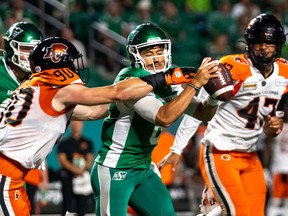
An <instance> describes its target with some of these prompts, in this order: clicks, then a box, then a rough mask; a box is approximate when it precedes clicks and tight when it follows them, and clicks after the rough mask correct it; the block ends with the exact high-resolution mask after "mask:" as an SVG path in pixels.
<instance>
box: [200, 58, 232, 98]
mask: <svg viewBox="0 0 288 216" xmlns="http://www.w3.org/2000/svg"><path fill="white" fill-rule="evenodd" d="M218 67H219V68H220V71H218V72H216V73H218V74H219V75H220V76H219V77H216V78H212V79H210V80H209V81H208V83H207V84H206V85H204V89H205V90H206V91H207V92H208V94H209V95H210V96H211V97H213V98H215V99H217V100H220V101H228V100H230V98H231V97H232V96H233V80H232V75H231V73H230V71H229V70H228V68H226V67H225V65H224V64H222V63H221V62H219V64H218Z"/></svg>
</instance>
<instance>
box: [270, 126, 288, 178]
mask: <svg viewBox="0 0 288 216" xmlns="http://www.w3.org/2000/svg"><path fill="white" fill-rule="evenodd" d="M271 144H272V150H273V157H272V158H273V159H272V163H271V171H272V172H273V173H286V174H288V166H287V164H288V123H287V122H285V123H284V125H283V130H282V132H281V133H280V134H279V135H278V136H277V137H275V138H274V139H273V141H272V143H271Z"/></svg>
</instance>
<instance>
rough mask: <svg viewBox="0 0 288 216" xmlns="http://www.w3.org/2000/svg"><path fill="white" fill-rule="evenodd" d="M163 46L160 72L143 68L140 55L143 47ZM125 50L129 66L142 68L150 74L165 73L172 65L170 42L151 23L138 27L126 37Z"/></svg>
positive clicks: (143, 64) (142, 60)
mask: <svg viewBox="0 0 288 216" xmlns="http://www.w3.org/2000/svg"><path fill="white" fill-rule="evenodd" d="M155 45H163V46H164V58H165V66H164V68H163V69H161V70H156V69H154V70H153V71H151V70H148V69H147V68H146V66H145V62H144V59H143V58H142V57H141V55H140V51H139V50H141V49H142V48H144V47H149V46H155ZM126 49H127V52H128V54H129V58H130V61H131V66H132V67H136V68H143V69H145V70H147V71H149V72H150V73H158V72H165V71H166V70H168V69H169V68H170V66H171V63H172V57H171V41H170V39H168V37H167V36H166V34H165V33H164V31H163V30H161V29H160V28H159V27H157V26H156V25H154V24H151V23H145V24H141V25H138V26H137V27H136V28H135V29H134V30H133V31H132V32H131V33H130V34H129V36H128V39H127V44H126Z"/></svg>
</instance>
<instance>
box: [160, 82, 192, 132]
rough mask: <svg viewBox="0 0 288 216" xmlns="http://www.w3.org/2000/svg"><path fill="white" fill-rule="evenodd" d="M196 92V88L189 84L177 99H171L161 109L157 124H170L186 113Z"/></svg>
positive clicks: (166, 125) (165, 125)
mask: <svg viewBox="0 0 288 216" xmlns="http://www.w3.org/2000/svg"><path fill="white" fill-rule="evenodd" d="M195 94H196V90H195V89H194V88H192V87H190V86H187V87H186V88H185V89H184V91H183V92H182V93H181V94H180V95H179V96H178V97H177V98H176V99H174V100H172V101H170V102H169V103H167V104H165V105H164V106H162V107H161V108H160V109H159V111H158V113H157V115H156V121H155V122H156V124H158V125H161V126H163V127H168V126H170V125H171V124H172V123H173V122H174V121H176V120H177V119H178V118H179V117H180V116H181V115H182V114H183V113H184V111H185V110H186V108H187V107H188V105H189V104H190V102H191V100H192V99H193V97H194V95H195Z"/></svg>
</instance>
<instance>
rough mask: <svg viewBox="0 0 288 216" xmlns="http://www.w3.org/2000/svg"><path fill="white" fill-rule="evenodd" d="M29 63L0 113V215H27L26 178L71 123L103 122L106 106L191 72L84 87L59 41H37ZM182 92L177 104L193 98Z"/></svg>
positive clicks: (202, 77)
mask: <svg viewBox="0 0 288 216" xmlns="http://www.w3.org/2000/svg"><path fill="white" fill-rule="evenodd" d="M11 43H15V42H14V41H12V42H11ZM17 51H18V50H17ZM29 62H30V68H31V71H32V75H31V77H30V78H29V79H28V80H27V81H25V82H24V83H22V84H21V85H20V87H18V88H17V89H16V90H15V91H14V92H13V94H12V95H11V97H10V100H9V104H8V105H7V106H6V108H5V110H4V111H3V112H1V114H0V164H1V166H0V179H1V182H0V194H1V197H2V198H1V202H0V212H2V214H3V215H23V216H27V215H30V213H29V201H28V198H27V194H26V192H25V189H24V178H25V176H26V175H27V173H28V171H29V170H31V169H34V168H38V167H39V166H40V164H41V163H42V162H43V161H44V160H45V158H46V157H47V155H48V154H49V153H50V152H51V150H52V148H53V146H54V145H55V143H57V142H59V141H60V140H61V138H62V137H63V134H64V132H65V130H66V127H67V125H68V123H69V121H70V120H90V119H98V118H102V117H103V116H105V115H106V111H107V105H106V104H105V103H110V102H117V101H120V100H131V99H137V98H141V97H143V96H145V95H146V94H148V93H149V92H150V91H152V90H153V87H154V90H157V89H158V88H160V89H162V88H164V87H165V86H166V83H170V84H172V83H176V84H177V83H179V82H183V81H188V82H190V81H191V79H190V76H189V74H188V75H187V74H186V75H187V78H185V76H184V74H183V73H182V72H181V71H180V70H177V71H176V72H177V76H176V75H175V74H174V70H173V71H172V73H165V74H163V73H159V74H153V75H150V76H146V77H140V78H131V79H128V80H125V81H123V82H119V83H117V84H114V85H110V86H104V87H98V88H87V87H85V86H84V85H83V82H82V81H81V79H80V78H79V75H78V74H81V73H82V72H85V71H86V69H85V68H84V67H83V65H82V64H83V60H82V54H81V53H79V51H78V50H77V49H76V48H75V46H74V45H73V44H72V43H71V42H69V41H67V40H65V39H63V38H58V37H52V38H47V39H45V40H43V41H41V42H40V43H38V44H37V45H36V46H35V47H34V48H33V50H32V52H31V53H30V55H29ZM74 63H75V64H74ZM214 66H215V65H214ZM210 67H213V64H212V65H211V66H210ZM213 71H214V72H215V69H214V70H211V71H209V70H207V68H204V69H198V73H197V74H195V73H194V72H193V76H194V74H195V76H194V78H193V79H192V84H193V83H194V84H195V85H199V86H201V85H204V84H205V83H206V82H207V81H208V80H209V79H210V78H211V77H215V75H210V73H212V72H213ZM142 79H143V80H144V81H143V80H142ZM186 89H187V90H186ZM186 89H185V90H186V92H185V93H183V94H182V96H183V97H182V98H181V97H179V98H180V99H181V100H186V99H189V98H191V97H192V96H193V95H194V94H195V92H196V90H195V88H191V87H189V88H188V87H187V88H186ZM185 90H184V91H185ZM184 91H183V92H184ZM181 102H182V101H181ZM101 104H104V105H101ZM93 105H95V106H93ZM97 105H98V106H97Z"/></svg>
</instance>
